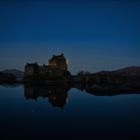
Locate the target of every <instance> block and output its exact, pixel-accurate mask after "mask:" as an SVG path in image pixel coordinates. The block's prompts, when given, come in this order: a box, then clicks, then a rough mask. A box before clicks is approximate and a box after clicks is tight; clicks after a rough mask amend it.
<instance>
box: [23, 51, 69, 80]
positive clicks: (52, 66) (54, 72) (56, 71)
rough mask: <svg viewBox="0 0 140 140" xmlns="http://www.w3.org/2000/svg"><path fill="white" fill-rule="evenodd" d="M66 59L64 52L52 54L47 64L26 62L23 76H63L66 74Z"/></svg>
mask: <svg viewBox="0 0 140 140" xmlns="http://www.w3.org/2000/svg"><path fill="white" fill-rule="evenodd" d="M68 73H69V72H68V66H67V60H66V58H65V57H64V54H61V55H53V56H52V58H51V59H50V60H49V64H48V65H45V64H44V65H41V66H40V65H38V64H37V63H31V64H29V63H27V64H26V66H25V77H35V76H41V77H55V78H57V77H63V76H65V75H66V74H68Z"/></svg>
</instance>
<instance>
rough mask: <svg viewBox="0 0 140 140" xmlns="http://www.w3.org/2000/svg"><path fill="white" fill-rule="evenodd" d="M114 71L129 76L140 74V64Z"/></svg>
mask: <svg viewBox="0 0 140 140" xmlns="http://www.w3.org/2000/svg"><path fill="white" fill-rule="evenodd" d="M112 72H113V73H117V74H121V75H129V76H137V75H139V76H140V66H133V67H126V68H123V69H119V70H115V71H112Z"/></svg>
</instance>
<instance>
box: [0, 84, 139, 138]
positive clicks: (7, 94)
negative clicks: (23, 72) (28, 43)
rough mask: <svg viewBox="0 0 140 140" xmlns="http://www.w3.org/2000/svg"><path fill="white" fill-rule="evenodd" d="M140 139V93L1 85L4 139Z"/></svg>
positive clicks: (0, 116) (0, 131)
mask: <svg viewBox="0 0 140 140" xmlns="http://www.w3.org/2000/svg"><path fill="white" fill-rule="evenodd" d="M10 139H11V140H21V139H26V140H28V139H29V140H32V139H33V140H42V139H45V140H53V139H55V140H56V139H60V140H61V139H65V140H67V139H68V140H74V139H77V140H80V139H85V140H90V139H91V140H96V139H97V140H100V139H110V140H121V139H122V140H135V139H140V94H138V93H137V94H135V93H129V94H123V93H122V94H119V95H114V96H109V95H106V96H103V95H98V96H97V95H95V94H93V93H92V94H91V93H87V92H86V91H85V90H80V89H77V88H65V87H64V88H63V87H59V86H58V87H39V86H35V87H25V86H24V85H14V86H11V85H4V86H0V140H10Z"/></svg>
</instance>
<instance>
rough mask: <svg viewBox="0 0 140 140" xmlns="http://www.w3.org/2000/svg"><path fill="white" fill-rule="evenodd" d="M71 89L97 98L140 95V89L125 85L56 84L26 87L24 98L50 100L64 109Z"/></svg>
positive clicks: (53, 104)
mask: <svg viewBox="0 0 140 140" xmlns="http://www.w3.org/2000/svg"><path fill="white" fill-rule="evenodd" d="M71 88H76V89H79V90H83V91H84V93H89V94H92V95H95V96H113V95H122V94H140V88H137V89H136V88H134V87H133V88H130V87H127V86H125V88H124V86H123V85H119V86H116V85H114V86H113V85H111V86H109V85H102V86H101V85H100V86H99V85H96V86H95V85H94V84H93V85H90V86H89V85H87V84H84V85H83V84H80V83H78V84H74V85H69V84H56V85H24V96H25V98H26V99H34V100H36V99H37V98H39V97H43V98H46V97H47V98H48V101H49V102H50V103H51V104H52V106H53V107H59V108H61V109H63V108H64V106H65V105H66V103H68V91H69V90H70V89H71Z"/></svg>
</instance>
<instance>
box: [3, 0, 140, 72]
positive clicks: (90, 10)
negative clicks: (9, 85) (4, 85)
mask: <svg viewBox="0 0 140 140" xmlns="http://www.w3.org/2000/svg"><path fill="white" fill-rule="evenodd" d="M62 52H63V53H64V54H65V56H66V57H67V59H68V61H69V70H70V71H71V72H72V73H74V74H75V73H77V72H78V71H80V70H87V71H89V72H96V71H100V70H112V69H119V68H122V67H126V66H138V65H140V2H138V1H136V0H132V1H131V0H128V1H126V0H114V1H113V0H112V1H111V0H107V1H106V2H105V0H104V1H103V0H97V1H92V2H91V1H88V0H87V1H86V0H85V1H81V2H79V1H67V2H64V1H62V0H57V1H54V0H52V1H45V0H40V1H39V0H34V1H33V0H32V1H30V0H28V1H22V0H19V1H16V0H13V1H10V0H9V1H8V0H7V1H6V0H3V2H2V1H0V70H3V69H11V68H17V69H21V70H23V69H24V65H25V64H26V63H27V62H38V63H39V64H44V63H45V64H47V63H48V59H49V58H50V57H51V55H52V54H61V53H62Z"/></svg>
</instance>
